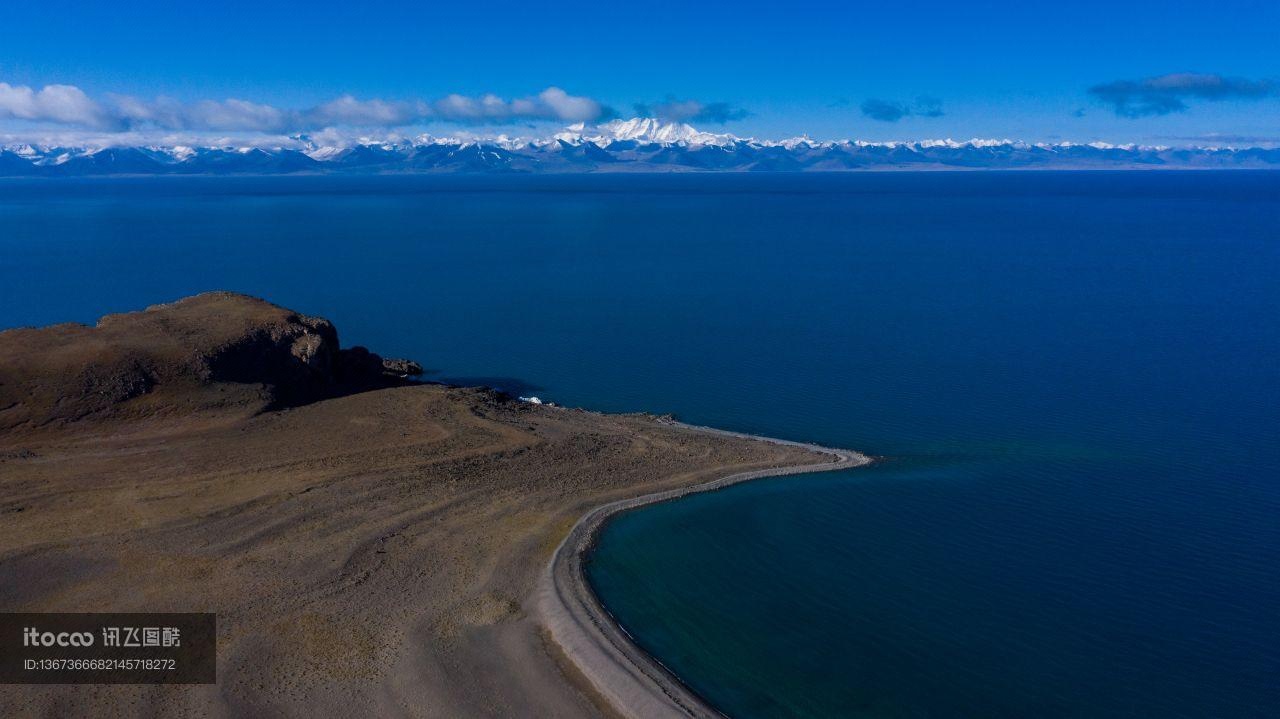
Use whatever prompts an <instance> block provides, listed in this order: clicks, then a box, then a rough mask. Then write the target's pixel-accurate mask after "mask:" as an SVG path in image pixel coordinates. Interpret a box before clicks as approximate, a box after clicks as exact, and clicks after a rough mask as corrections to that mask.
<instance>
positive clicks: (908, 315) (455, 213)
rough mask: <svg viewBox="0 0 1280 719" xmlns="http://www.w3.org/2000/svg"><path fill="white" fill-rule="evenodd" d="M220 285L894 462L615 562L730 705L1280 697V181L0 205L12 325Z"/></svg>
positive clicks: (556, 380) (608, 582) (1205, 177)
mask: <svg viewBox="0 0 1280 719" xmlns="http://www.w3.org/2000/svg"><path fill="white" fill-rule="evenodd" d="M215 287H216V288H226V289H236V290H242V291H246V292H251V293H255V294H260V295H264V296H267V297H270V298H271V299H273V300H275V301H277V302H280V303H282V304H286V305H291V306H294V307H297V308H300V309H303V310H305V311H308V312H311V313H315V314H321V315H324V316H327V317H330V318H331V319H333V320H334V321H335V322H336V323H337V325H338V327H339V328H340V330H342V332H343V334H344V340H345V341H347V342H357V343H364V344H367V345H369V346H371V347H373V348H374V349H376V350H378V351H382V352H384V353H387V354H401V355H408V356H413V357H415V358H418V359H420V360H422V361H423V363H424V364H425V365H427V366H429V367H432V368H434V369H436V370H437V374H436V375H435V376H437V377H446V378H476V379H478V380H481V381H484V382H486V383H491V384H498V385H502V386H505V387H508V388H510V389H513V390H517V391H520V392H522V393H529V392H532V393H535V394H539V395H542V396H544V397H546V398H549V399H553V400H556V401H559V402H562V403H566V404H572V405H583V406H588V407H593V408H598V409H606V410H649V411H656V412H675V413H676V414H678V415H680V416H681V417H682V418H683V419H686V420H688V421H692V422H697V423H703V424H712V425H717V426H722V427H726V428H730V429H737V430H743V431H749V432H758V433H764V434H771V435H775V436H780V437H786V438H791V439H802V440H808V441H816V442H820V443H826V444H834V445H841V446H847V447H853V448H857V449H861V450H864V451H868V452H871V453H875V454H879V455H885V456H886V457H887V458H888V459H887V460H886V461H885V462H883V463H882V464H880V465H878V466H876V467H874V468H871V469H867V470H858V471H854V472H846V473H832V474H826V475H814V476H806V477H797V478H784V479H777V480H765V481H760V482H754V483H750V484H747V485H742V486H739V487H735V488H732V489H729V490H725V491H722V492H717V493H714V494H708V495H702V496H697V497H690V498H687V499H683V500H681V501H678V502H673V503H669V504H664V505H659V506H655V507H652V508H648V509H645V510H642V511H639V512H635V513H633V514H629V515H626V516H624V517H622V518H620V519H619V520H617V521H616V522H614V523H613V524H612V525H611V526H610V528H609V529H608V530H607V531H606V533H605V534H604V536H603V537H602V542H601V546H600V548H599V550H598V552H597V553H596V555H595V557H594V559H593V561H592V562H591V564H590V565H589V574H590V578H591V580H592V582H593V584H594V585H595V586H596V587H597V589H598V591H599V593H600V594H601V596H602V598H603V599H604V601H605V603H606V604H607V605H608V606H609V607H610V609H611V610H612V611H613V612H614V613H615V614H616V616H617V617H618V618H619V620H620V621H621V622H622V623H623V624H624V625H625V626H626V627H627V628H628V630H630V631H631V632H632V633H633V634H635V635H636V637H637V638H638V640H639V641H640V642H641V644H642V645H644V646H645V647H646V648H647V649H649V650H650V651H652V652H653V653H655V654H656V655H657V656H659V657H660V658H661V659H662V660H663V661H664V662H665V663H667V664H668V665H669V666H671V667H672V668H673V669H674V670H675V671H677V672H678V673H679V674H680V675H681V676H682V677H684V678H685V680H686V681H687V682H688V683H689V684H690V685H691V686H692V687H693V688H694V689H695V690H697V691H699V692H701V693H702V694H704V695H705V696H706V697H708V698H709V699H710V700H711V701H713V702H714V703H716V704H717V705H718V706H720V707H722V708H723V709H724V710H725V711H727V712H728V713H730V714H731V715H734V716H867V717H951V716H982V717H989V716H1008V717H1025V716H1037V717H1107V716H1135V715H1137V716H1158V717H1174V716H1188V717H1206V716H1221V717H1251V716H1257V717H1263V716H1273V715H1275V714H1276V710H1277V707H1280V620H1278V619H1277V611H1276V610H1277V607H1280V577H1277V571H1276V567H1277V566H1280V519H1277V517H1278V516H1280V515H1278V514H1277V510H1280V486H1278V485H1277V481H1278V480H1277V477H1280V471H1277V470H1278V469H1280V446H1278V444H1277V440H1276V437H1277V430H1280V410H1278V408H1280V372H1278V370H1277V357H1280V322H1277V319H1276V317H1277V310H1280V175H1275V174H1266V173H1228V174H1223V173H1163V172H1161V173H1155V172H1152V173H1026V174H1016V173H1011V174H1004V173H977V174H968V173H964V174H950V173H947V174H892V175H890V174H880V175H834V176H820V175H802V176H768V177H754V176H742V175H717V176H708V175H703V176H641V177H527V178H521V177H514V178H492V177H489V178H485V177H443V178H442V177H432V178H379V177H371V178H269V179H246V178H225V179H202V178H170V179H162V178H154V179H146V180H112V181H98V182H45V183H32V182H0V327H9V326H15V325H20V324H43V323H49V322H54V321H62V320H68V319H72V320H81V321H87V320H91V319H93V318H94V317H96V316H97V315H98V314H100V313H101V312H103V311H109V310H124V309H133V308H137V307H140V306H143V305H145V304H148V303H152V302H159V301H167V300H170V299H173V298H175V297H178V296H181V295H184V294H189V293H191V292H193V291H198V290H202V289H209V288H215Z"/></svg>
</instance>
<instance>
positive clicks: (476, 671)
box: [0, 295, 860, 717]
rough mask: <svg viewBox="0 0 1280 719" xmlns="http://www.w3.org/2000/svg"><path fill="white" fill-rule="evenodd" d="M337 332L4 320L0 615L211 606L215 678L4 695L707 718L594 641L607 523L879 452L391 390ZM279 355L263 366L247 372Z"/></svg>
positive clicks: (194, 310) (164, 707)
mask: <svg viewBox="0 0 1280 719" xmlns="http://www.w3.org/2000/svg"><path fill="white" fill-rule="evenodd" d="M331 329H332V328H331V327H330V326H328V325H327V323H324V322H323V320H318V319H316V318H307V317H304V316H299V315H296V313H292V312H290V311H288V310H284V309H282V308H276V307H274V306H272V305H268V304H267V303H261V302H260V301H257V300H251V299H250V298H244V297H241V296H238V295H204V296H201V298H197V299H196V300H188V301H185V302H182V303H177V304H175V305H167V306H161V307H157V308H154V309H152V310H151V311H149V312H147V313H132V314H126V315H116V316H112V317H111V318H106V319H104V321H103V322H101V323H99V326H98V327H97V328H85V327H81V326H71V325H61V326H58V327H56V328H51V329H49V330H20V331H16V332H5V333H0V393H2V394H3V396H0V408H2V409H0V426H3V431H2V432H0V513H2V516H3V517H4V521H3V522H0V609H2V610H4V611H191V612H195V611H207V612H216V613H217V615H218V683H217V684H216V685H198V686H145V685H85V686H8V687H6V689H5V691H3V692H0V711H3V713H4V714H5V715H6V716H15V717H21V716H50V715H84V714H92V715H140V716H166V717H168V716H335V715H343V716H347V715H350V714H351V712H352V711H355V712H357V713H360V714H365V715H374V716H424V717H460V716H481V717H497V716H557V717H586V716H610V715H619V714H621V715H646V716H654V715H656V713H655V712H658V711H659V709H658V707H663V709H662V710H663V711H667V712H669V711H672V710H678V709H679V707H680V706H681V705H683V706H684V707H686V708H687V709H689V710H690V711H694V712H696V711H698V710H699V708H698V707H699V706H700V705H698V704H696V702H695V700H693V699H692V698H690V697H688V696H687V694H682V693H681V691H682V690H681V689H680V687H679V686H678V683H672V682H671V681H670V680H669V679H668V678H666V677H664V676H663V675H662V674H661V673H660V672H656V671H655V670H654V668H653V666H654V665H653V664H652V663H646V662H647V660H646V659H645V658H644V657H643V656H642V655H638V654H636V653H635V651H634V649H633V648H630V649H629V648H628V645H627V644H626V643H625V642H621V641H619V640H618V638H617V636H616V634H615V635H614V636H613V637H612V638H608V635H607V634H600V633H593V631H594V632H599V631H601V628H602V627H604V628H605V629H607V628H608V627H609V626H610V625H609V624H608V623H607V622H600V623H599V624H597V623H596V622H597V621H599V619H600V617H601V616H602V615H601V614H600V610H599V607H598V605H594V604H592V601H593V599H592V598H591V597H590V595H589V592H584V591H582V587H581V586H580V585H579V586H577V588H576V589H574V587H575V585H574V582H580V578H581V575H580V573H579V572H578V571H577V564H576V563H577V562H578V561H579V559H580V553H581V551H582V550H583V549H585V548H586V547H588V546H589V541H590V538H591V536H592V532H593V531H594V529H595V528H596V527H598V526H599V525H600V523H601V522H602V521H603V520H604V519H606V518H607V516H609V515H611V514H613V513H615V512H618V511H622V510H624V509H627V508H630V507H633V506H638V505H639V504H643V503H646V502H652V501H660V500H662V499H665V498H670V497H673V496H677V495H678V494H681V493H684V492H688V491H694V490H704V489H710V488H713V487H715V486H720V485H723V484H728V483H732V482H737V481H744V480H746V479H750V478H752V477H758V476H768V475H774V474H785V473H790V472H797V471H813V470H817V469H832V468H836V467H837V466H852V464H855V463H857V462H858V461H860V460H859V459H858V458H857V456H856V455H852V454H849V455H839V456H837V455H833V454H831V453H830V451H829V450H823V449H820V448H814V447H809V446H805V445H800V444H792V443H783V442H772V441H761V440H758V439H754V438H750V437H746V436H741V435H733V434H731V433H719V432H714V431H708V430H706V429H702V428H694V427H688V426H685V425H681V424H678V423H673V422H671V421H667V420H663V419H660V418H655V417H651V416H645V415H605V414H599V413H594V412H588V411H583V410H577V409H567V408H558V407H551V406H545V405H544V406H537V405H533V404H530V403H526V402H520V401H516V400H514V399H512V398H509V397H506V396H503V395H500V394H498V393H495V392H493V391H491V390H484V389H475V388H471V389H468V388H455V387H448V386H441V385H429V384H403V383H402V382H400V381H399V380H398V379H396V378H394V377H386V378H384V379H385V380H386V381H385V383H384V384H386V385H387V386H381V387H379V386H377V383H376V382H374V381H373V380H372V379H370V378H371V377H372V376H373V375H369V374H367V373H366V374H360V373H358V372H357V371H356V369H355V368H357V366H358V367H359V368H363V369H360V372H365V371H366V369H368V367H373V368H374V370H379V369H380V368H382V367H383V365H379V364H377V363H372V362H371V361H370V360H369V358H368V357H367V356H365V355H364V354H361V353H359V352H355V353H353V354H352V353H346V354H344V353H345V352H348V351H346V350H338V349H337V347H336V342H337V335H336V332H331V331H330V330H331ZM126 340H128V341H126ZM246 353H247V354H246ZM193 358H194V359H193ZM228 358H230V359H228ZM246 358H248V359H252V360H253V361H246ZM357 361H358V362H357ZM299 362H301V363H302V364H301V365H300V364H299ZM387 366H389V367H396V368H398V367H401V366H402V365H397V364H394V363H393V364H390V365H387ZM262 367H269V368H273V369H272V372H273V374H272V375H271V376H270V377H266V378H264V379H267V380H270V381H262V382H255V381H253V380H254V379H255V378H254V377H253V376H251V375H245V374H244V371H247V370H246V368H248V370H252V371H258V370H259V369H260V368H262ZM304 370H305V371H304ZM375 374H376V372H375ZM357 380H358V381H357ZM325 383H328V384H325ZM398 384H399V385H402V386H396V385H398ZM85 388H88V389H89V390H90V391H86V390H85ZM282 388H283V389H288V390H289V391H288V392H287V393H284V394H282ZM317 388H319V389H317ZM76 392H81V393H82V395H83V397H79V396H78V395H76V394H75V393H76ZM306 392H312V393H313V394H310V395H308V394H306ZM78 397H79V398H78ZM281 397H287V398H289V399H290V400H291V401H289V402H284V401H282V400H281ZM556 577H559V578H560V579H558V580H555V581H553V579H555V578H556ZM548 588H551V589H552V590H554V591H552V592H549V589H548ZM570 590H572V591H570ZM549 593H550V594H554V595H555V596H558V597H560V598H561V600H562V603H561V606H562V607H563V608H564V609H565V611H564V612H563V613H560V614H557V610H556V607H555V604H554V602H549V601H548V596H549ZM593 612H594V613H593ZM593 617H594V619H593ZM584 620H585V622H586V623H584ZM587 630H591V631H587ZM601 636H605V637H606V639H607V643H601V641H600V637H601ZM600 652H604V654H603V656H605V657H607V663H605V664H601V663H600V661H599V658H600V656H602V655H601V654H600ZM602 667H613V668H614V669H610V670H606V671H602ZM618 672H621V673H622V674H623V675H626V674H630V675H631V676H630V680H627V679H625V677H624V679H623V680H618V679H616V677H615V676H614V675H616V674H617V673H618ZM640 678H643V681H641V680H640ZM663 697H666V700H664V699H663ZM664 701H665V703H664Z"/></svg>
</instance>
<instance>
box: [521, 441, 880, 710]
mask: <svg viewBox="0 0 1280 719" xmlns="http://www.w3.org/2000/svg"><path fill="white" fill-rule="evenodd" d="M670 424H672V425H673V426H677V427H682V428H685V429H688V430H691V431H695V432H701V433H711V434H717V435H721V436H728V437H736V438H739V439H752V440H756V441H761V442H770V443H773V444H781V445H789V446H795V447H804V448H806V449H810V450H813V451H815V452H820V453H823V454H826V455H830V456H832V457H833V458H834V459H832V461H830V462H820V463H817V464H802V465H791V466H786V467H774V468H771V469H761V470H753V471H749V472H739V473H737V474H731V475H729V476H727V477H721V478H719V479H714V480H711V481H709V482H703V483H701V484H695V485H692V486H689V487H681V488H676V489H669V490H664V491H661V492H653V493H651V494H645V495H641V496H639V497H631V498H629V499H620V500H617V501H613V502H609V503H607V504H603V505H600V506H598V507H596V508H594V509H592V510H590V511H589V512H587V513H586V514H585V515H583V516H582V517H581V518H580V519H579V520H578V521H577V523H575V524H574V525H573V528H572V529H571V530H570V531H569V534H568V536H566V537H565V539H564V541H562V542H561V543H560V545H559V546H558V547H556V550H555V552H554V553H553V554H552V557H551V561H550V562H549V563H548V565H547V568H546V571H545V572H543V576H542V578H541V580H540V581H539V588H538V608H539V612H540V614H541V617H542V621H543V624H544V625H545V626H546V628H547V630H548V631H549V632H550V634H551V638H552V639H553V640H554V641H555V642H556V643H557V644H558V645H559V646H560V649H561V650H562V651H563V652H564V654H565V656H566V657H568V659H569V661H571V662H572V663H573V664H574V666H575V667H576V668H577V669H578V671H580V672H581V673H582V674H583V675H584V676H585V677H586V679H587V681H589V682H590V683H591V685H592V686H593V687H594V688H595V690H596V691H597V692H599V693H600V694H601V695H602V696H603V697H604V698H605V699H606V700H607V701H608V702H609V703H610V704H611V705H612V707H613V708H614V709H615V710H616V711H618V712H619V713H620V714H622V715H624V716H630V717H640V718H643V719H650V718H652V717H721V716H723V715H722V714H721V713H720V712H719V711H717V710H716V709H715V708H714V707H712V706H711V705H710V704H708V703H707V702H706V701H705V700H703V699H702V698H701V697H699V696H698V695H697V694H695V693H694V692H693V691H692V690H691V689H689V688H688V687H686V686H685V685H684V683H683V682H681V681H680V679H679V677H677V676H676V675H675V674H674V673H673V672H671V670H669V669H667V668H666V667H665V666H664V665H663V664H662V663H661V662H659V661H658V660H657V659H656V658H654V657H652V656H650V655H649V654H648V653H646V652H645V651H644V650H643V649H641V648H640V647H639V646H638V645H637V644H636V643H635V642H634V641H633V640H632V638H631V636H630V635H628V634H627V632H626V630H625V629H623V628H622V627H621V626H620V625H619V624H618V623H617V622H616V621H615V620H614V618H613V616H612V615H611V614H609V611H608V610H607V609H606V608H605V607H604V605H603V604H602V603H601V602H600V599H599V598H598V597H597V596H596V594H595V591H594V590H592V589H591V586H590V584H589V583H588V582H587V578H586V575H585V573H584V572H583V567H582V564H583V559H584V558H585V557H586V556H587V554H588V553H589V552H590V551H591V549H592V548H593V546H594V545H595V541H596V538H597V537H598V535H599V532H600V530H601V528H603V527H604V525H605V524H606V523H607V522H608V520H609V519H611V518H613V517H614V516H615V515H618V514H621V513H623V512H628V511H631V510H633V509H637V508H639V507H643V506H645V505H649V504H656V503H659V502H667V501H670V500H673V499H678V498H680V497H683V496H686V495H689V494H694V493H698V492H710V491H714V490H717V489H722V488H724V487H728V486H730V485H734V484H739V483H741V482H748V481H751V480H753V479H763V478H765V477H778V476H784V475H791V474H808V473H812V472H830V471H835V470H840V469H851V468H853V467H861V466H864V465H867V464H870V463H871V461H872V459H871V457H868V456H867V455H864V454H861V453H859V452H853V451H850V450H844V449H833V448H830V447H820V446H818V445H814V444H808V443H805V442H793V441H790V440H784V439H774V438H772V437H761V436H757V435H751V434H745V433H742V432H730V431H727V430H720V429H714V428H711V427H700V426H696V425H688V424H684V423H682V422H671V423H670Z"/></svg>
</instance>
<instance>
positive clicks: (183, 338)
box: [0, 292, 421, 430]
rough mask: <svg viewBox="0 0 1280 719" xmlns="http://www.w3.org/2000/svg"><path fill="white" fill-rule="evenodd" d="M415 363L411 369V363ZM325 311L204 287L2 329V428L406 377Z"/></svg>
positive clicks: (212, 406) (279, 399)
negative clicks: (121, 310) (346, 334)
mask: <svg viewBox="0 0 1280 719" xmlns="http://www.w3.org/2000/svg"><path fill="white" fill-rule="evenodd" d="M415 369H416V372H415V371H414V370H415ZM420 373H421V367H420V366H418V365H417V363H415V362H411V361H409V360H383V359H382V358H381V357H379V356H378V355H376V354H373V353H372V352H369V351H368V350H367V349H365V348H363V347H352V348H350V349H342V348H341V347H340V346H339V343H338V332H337V330H336V329H335V328H334V326H333V325H332V324H331V323H330V322H329V321H328V320H325V319H321V318H318V317H308V316H305V315H300V314H298V313H296V312H293V311H291V310H288V309H285V308H283V307H279V306H277V305H273V304H271V303H269V302H266V301H264V300H260V299H256V298H253V297H248V296H245V295H240V294H234V293H229V292H211V293H206V294H201V295H197V296H195V297H189V298H186V299H184V300H180V301H178V302H174V303H171V304H166V305H156V306H154V307H149V308H147V309H146V310H144V311H142V312H129V313H125V314H118V315H108V316H106V317H103V318H102V319H101V320H99V322H98V324H97V326H95V327H88V326H85V325H79V324H62V325H54V326H52V327H45V328H40V329H17V330H9V331H6V332H0V430H3V429H9V428H21V427H23V426H31V427H34V426H44V425H48V424H50V423H55V424H56V423H66V422H73V421H76V420H80V419H84V418H89V417H97V416H113V417H114V416H122V415H123V416H144V415H153V414H171V413H185V412H193V411H210V410H222V411H226V410H230V411H250V412H256V411H261V410H264V409H271V408H275V407H280V406H290V405H298V404H306V403H308V402H312V401H316V400H319V399H324V398H326V397H332V396H336V395H341V394H347V393H350V392H355V391H361V390H366V389H372V388H377V387H382V386H388V385H391V384H397V383H402V382H404V378H405V377H407V376H409V375H414V374H420Z"/></svg>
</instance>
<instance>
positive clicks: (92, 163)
mask: <svg viewBox="0 0 1280 719" xmlns="http://www.w3.org/2000/svg"><path fill="white" fill-rule="evenodd" d="M290 142H291V143H292V146H284V145H283V144H280V145H277V146H274V147H266V146H259V145H256V144H251V143H250V144H245V145H235V144H232V145H225V144H224V145H213V146H205V147H196V146H192V145H179V144H174V145H134V146H130V145H115V146H107V147H63V146H44V145H31V144H20V145H19V144H14V145H8V146H0V176H5V177H13V176H45V177H68V176H95V175H152V174H292V173H344V172H348V173H350V172H353V173H370V172H374V173H394V172H403V173H426V172H526V173H527V172H601V171H603V172H626V171H639V172H672V171H703V172H707V171H721V172H725V171H732V172H770V171H772V172H777V171H792V172H803V171H828V172H830V171H866V170H900V169H1135V168H1145V169H1157V168H1187V169H1192V168H1211V169H1270V168H1280V148H1270V147H1243V148H1237V147H1167V146H1149V145H1138V144H1124V145H1114V144H1109V143H1102V142H1093V143H1074V142H1059V143H1028V142H1023V141H1020V140H1009V139H1001V140H998V139H981V138H974V139H971V140H966V141H956V140H953V139H950V138H947V139H938V140H917V141H913V142H868V141H864V140H829V141H820V140H814V139H811V138H808V137H794V138H788V139H784V140H762V139H757V138H742V137H737V136H735V135H732V134H728V133H711V132H704V131H702V130H699V129H697V128H695V127H693V126H691V125H688V124H685V123H676V122H668V123H663V122H661V121H659V120H656V119H653V118H632V119H630V120H613V121H610V122H607V123H603V124H600V125H595V126H587V125H585V124H583V123H578V124H576V125H570V126H569V127H566V128H564V129H562V130H561V131H559V132H556V133H554V134H552V135H550V136H548V137H536V138H510V137H507V136H505V135H497V136H494V137H487V138H472V137H433V136H430V135H420V136H418V137H415V138H412V139H394V140H378V141H374V140H361V141H355V142H330V143H324V142H320V141H317V140H315V139H313V138H311V137H309V136H306V135H299V136H295V137H293V138H291V139H290Z"/></svg>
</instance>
